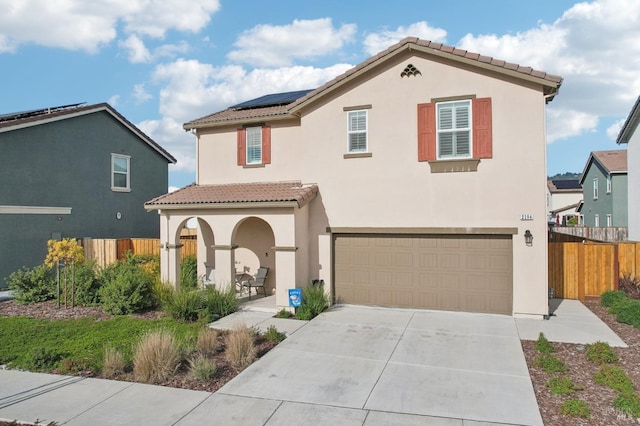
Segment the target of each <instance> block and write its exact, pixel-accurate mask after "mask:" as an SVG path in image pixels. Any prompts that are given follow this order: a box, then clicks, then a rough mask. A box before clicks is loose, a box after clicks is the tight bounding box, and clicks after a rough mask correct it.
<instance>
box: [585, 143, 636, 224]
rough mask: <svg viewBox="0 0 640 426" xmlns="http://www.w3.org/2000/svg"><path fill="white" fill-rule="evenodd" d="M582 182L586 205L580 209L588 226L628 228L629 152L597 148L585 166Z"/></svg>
mask: <svg viewBox="0 0 640 426" xmlns="http://www.w3.org/2000/svg"><path fill="white" fill-rule="evenodd" d="M580 184H582V188H583V200H584V202H583V204H582V205H581V206H580V207H579V212H580V213H581V214H582V215H583V217H584V225H585V226H588V227H611V226H615V227H626V226H627V223H628V220H627V215H628V211H627V151H626V150H624V149H620V150H612V151H593V152H591V154H590V155H589V159H588V160H587V164H586V165H585V167H584V171H583V172H582V176H581V177H580Z"/></svg>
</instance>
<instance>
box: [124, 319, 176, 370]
mask: <svg viewBox="0 0 640 426" xmlns="http://www.w3.org/2000/svg"><path fill="white" fill-rule="evenodd" d="M180 359H181V354H180V349H179V347H178V344H177V343H176V339H175V337H174V335H173V334H172V333H171V332H170V331H168V330H166V329H159V330H156V331H150V332H147V333H146V334H145V335H144V336H142V338H141V339H140V342H139V343H138V344H137V345H136V347H135V349H134V354H133V376H134V378H135V380H137V381H141V382H145V383H154V382H156V383H157V382H161V381H163V380H166V379H168V378H169V377H171V376H172V375H173V374H174V373H175V372H176V370H177V369H178V367H179V365H180Z"/></svg>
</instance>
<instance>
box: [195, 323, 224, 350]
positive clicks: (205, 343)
mask: <svg viewBox="0 0 640 426" xmlns="http://www.w3.org/2000/svg"><path fill="white" fill-rule="evenodd" d="M219 346H220V345H219V344H218V331H217V330H214V329H213V328H209V327H206V328H204V329H202V330H201V331H200V333H198V340H197V341H196V348H197V349H198V352H199V353H201V354H202V355H214V354H215V353H216V352H218V348H219Z"/></svg>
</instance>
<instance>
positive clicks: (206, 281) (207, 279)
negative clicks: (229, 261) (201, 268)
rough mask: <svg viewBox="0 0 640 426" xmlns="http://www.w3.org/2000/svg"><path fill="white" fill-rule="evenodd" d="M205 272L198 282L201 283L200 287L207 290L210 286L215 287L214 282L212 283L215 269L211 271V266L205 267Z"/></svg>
mask: <svg viewBox="0 0 640 426" xmlns="http://www.w3.org/2000/svg"><path fill="white" fill-rule="evenodd" d="M205 271H206V272H205V273H204V274H202V277H200V280H201V281H202V287H203V288H207V287H208V286H210V285H215V282H214V277H215V275H216V271H215V269H213V268H212V267H211V266H206V267H205Z"/></svg>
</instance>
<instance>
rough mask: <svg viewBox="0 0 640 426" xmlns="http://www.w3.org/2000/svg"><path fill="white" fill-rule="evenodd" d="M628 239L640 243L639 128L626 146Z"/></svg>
mask: <svg viewBox="0 0 640 426" xmlns="http://www.w3.org/2000/svg"><path fill="white" fill-rule="evenodd" d="M627 170H628V180H627V182H629V183H628V189H627V190H628V192H629V193H628V195H627V196H628V203H629V204H628V205H629V217H628V221H629V239H630V240H632V241H640V187H639V186H638V182H640V128H637V129H636V131H635V133H634V134H633V136H631V138H630V140H629V143H628V144H627Z"/></svg>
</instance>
